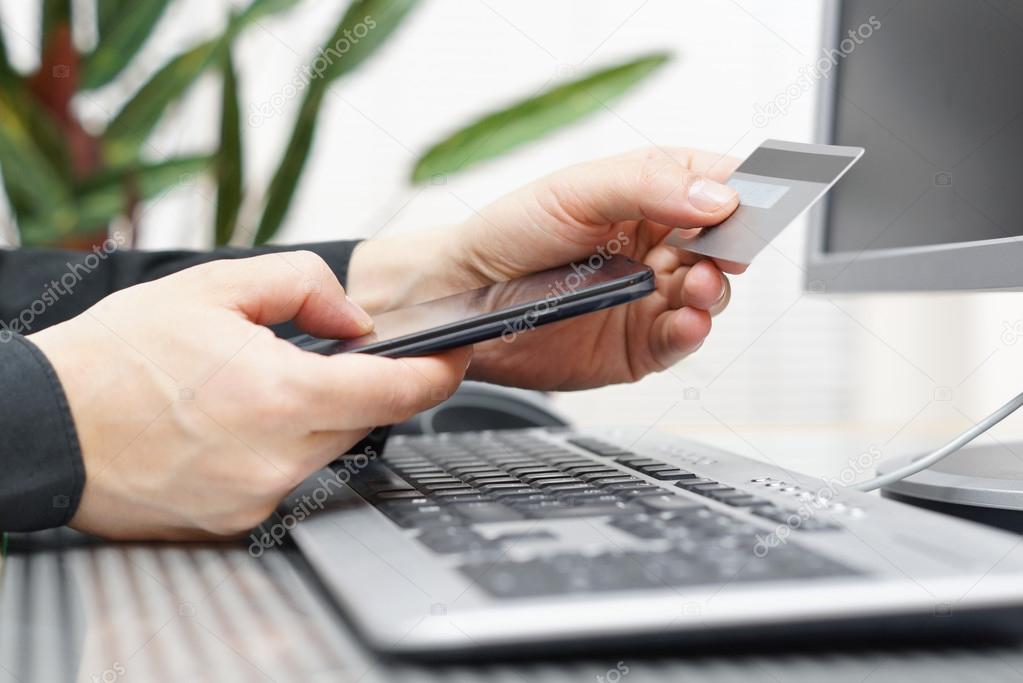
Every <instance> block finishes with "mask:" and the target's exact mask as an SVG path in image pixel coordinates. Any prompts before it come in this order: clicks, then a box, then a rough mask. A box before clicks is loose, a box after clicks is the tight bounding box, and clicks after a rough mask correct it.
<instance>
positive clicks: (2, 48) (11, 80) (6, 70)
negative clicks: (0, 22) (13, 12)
mask: <svg viewBox="0 0 1023 683" xmlns="http://www.w3.org/2000/svg"><path fill="white" fill-rule="evenodd" d="M21 81H22V79H21V76H19V75H18V73H17V72H16V71H15V70H14V67H12V66H11V61H10V59H9V58H8V57H7V42H6V41H5V40H4V34H3V31H0V87H4V88H10V87H12V86H14V85H15V84H18V85H20V84H21Z"/></svg>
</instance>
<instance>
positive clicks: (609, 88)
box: [412, 53, 670, 183]
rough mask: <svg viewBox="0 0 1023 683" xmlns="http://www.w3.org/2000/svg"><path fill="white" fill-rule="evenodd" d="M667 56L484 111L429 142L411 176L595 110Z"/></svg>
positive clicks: (485, 154)
mask: <svg viewBox="0 0 1023 683" xmlns="http://www.w3.org/2000/svg"><path fill="white" fill-rule="evenodd" d="M668 59H670V55H669V54H666V53H655V54H651V55H646V56H644V57H640V58H639V59H635V60H632V61H630V62H626V63H624V64H620V65H618V66H613V67H610V68H606V69H602V70H600V71H597V72H594V73H591V74H589V75H587V76H585V77H583V78H581V79H579V80H576V81H573V82H571V83H566V84H563V85H559V86H556V87H554V88H551V89H550V90H547V91H546V92H544V93H542V94H540V95H538V96H536V97H532V98H529V99H527V100H523V101H521V102H517V103H515V104H513V105H512V106H510V107H507V108H505V109H502V110H501V111H497V112H494V113H492V114H488V115H486V116H484V117H482V118H480V119H478V120H477V121H474V122H473V123H471V124H469V125H468V126H466V127H464V128H462V129H461V130H459V131H457V132H455V133H452V134H451V135H449V136H448V137H446V138H444V139H443V140H441V141H440V142H438V143H436V144H434V145H433V146H432V147H430V148H429V149H428V150H427V151H426V153H424V154H423V156H421V157H420V158H419V160H418V161H417V162H416V165H415V167H414V168H413V170H412V182H413V183H421V182H424V181H427V180H429V179H430V178H433V177H435V176H438V175H450V174H453V173H458V172H460V171H464V170H465V169H467V168H469V167H470V166H472V165H474V164H477V163H479V162H481V161H483V160H485V159H492V158H494V157H496V156H498V155H500V154H503V153H504V152H506V151H508V150H510V149H513V148H515V147H518V146H520V145H523V144H526V143H527V142H531V141H533V140H536V139H538V138H541V137H543V136H544V135H546V134H548V133H550V132H551V131H554V130H557V129H558V128H561V127H562V126H565V125H567V124H569V123H572V122H574V121H577V120H579V119H581V118H583V117H584V116H586V115H588V114H591V113H593V112H595V111H599V110H600V109H602V108H604V105H605V104H606V102H608V101H609V100H612V99H615V98H617V97H621V96H622V95H624V94H625V93H626V92H628V91H629V90H630V89H631V88H632V87H633V86H635V85H636V84H637V83H639V82H640V81H642V80H643V79H644V78H646V77H647V76H648V75H649V74H650V73H651V72H653V71H654V70H656V69H657V68H658V67H660V66H661V65H662V64H664V63H665V62H666V61H668Z"/></svg>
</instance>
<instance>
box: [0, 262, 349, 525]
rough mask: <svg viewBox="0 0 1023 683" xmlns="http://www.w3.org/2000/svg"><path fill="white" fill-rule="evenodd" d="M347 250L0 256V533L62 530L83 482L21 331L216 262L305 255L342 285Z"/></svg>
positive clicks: (73, 437)
mask: <svg viewBox="0 0 1023 683" xmlns="http://www.w3.org/2000/svg"><path fill="white" fill-rule="evenodd" d="M356 244H357V243H356V242H331V243H323V244H308V245H296V246H293V247H266V248H259V249H248V250H246V249H218V250H215V251H210V252H189V251H158V252H143V251H117V250H110V251H104V250H102V249H96V250H94V251H92V252H72V251H61V250H54V249H18V250H6V251H5V250H0V531H33V530H37V529H46V528H49V527H55V526H61V525H63V524H66V523H67V522H68V521H69V520H70V519H71V517H72V516H73V515H74V513H75V510H76V509H77V507H78V503H79V500H80V497H81V494H82V489H83V487H84V485H85V469H84V465H83V463H82V455H81V452H80V450H79V445H78V436H77V433H76V431H75V425H74V421H73V420H72V418H71V411H70V409H69V408H68V403H67V398H66V396H65V394H64V390H63V388H62V387H61V384H60V380H59V379H58V378H57V375H56V373H55V372H54V370H53V367H52V366H51V365H50V363H49V361H48V360H47V359H46V357H45V356H44V355H43V354H42V352H41V351H39V349H38V348H36V346H35V345H34V344H33V343H32V342H31V341H30V340H29V339H26V338H25V337H24V336H23V335H28V334H31V333H32V332H38V331H39V330H41V329H43V328H45V327H48V326H50V325H53V324H56V323H58V322H61V321H63V320H66V319H68V318H71V317H74V316H75V315H77V314H79V313H81V312H82V311H84V310H85V309H87V308H88V307H90V306H92V305H93V304H94V303H96V302H97V301H99V300H100V299H102V298H103V297H105V296H106V295H107V294H110V293H112V292H114V291H116V290H119V289H123V288H125V287H130V286H131V285H134V284H137V283H140V282H146V281H148V280H154V279H156V278H159V277H162V276H164V275H169V274H170V273H173V272H176V271H178V270H182V269H184V268H188V267H190V266H194V265H197V264H200V263H204V262H207V261H213V260H217V259H222V258H240V257H245V256H254V255H256V254H260V253H269V252H274V251H285V250H294V249H309V250H311V251H314V252H316V253H318V254H319V255H320V256H322V257H323V258H324V260H326V261H327V263H328V264H329V265H330V266H331V268H332V269H333V270H334V272H335V273H337V275H338V278H339V279H340V280H341V281H342V282H344V280H345V277H346V275H347V272H348V261H349V259H350V258H351V255H352V251H353V250H354V248H355V246H356ZM286 333H290V330H289V331H287V332H286Z"/></svg>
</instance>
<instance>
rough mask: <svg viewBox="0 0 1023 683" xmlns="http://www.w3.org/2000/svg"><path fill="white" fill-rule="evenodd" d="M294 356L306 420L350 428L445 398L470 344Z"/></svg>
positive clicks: (402, 416) (400, 417)
mask: <svg viewBox="0 0 1023 683" xmlns="http://www.w3.org/2000/svg"><path fill="white" fill-rule="evenodd" d="M293 357H294V358H295V360H294V362H293V363H292V367H293V369H294V371H295V373H296V374H295V377H296V378H297V380H296V381H298V382H299V383H300V385H301V387H302V390H301V391H302V393H303V395H304V396H305V397H306V400H307V403H308V408H309V412H308V419H307V420H306V422H305V424H308V425H309V426H310V428H311V429H315V430H323V431H326V430H346V429H362V428H366V427H378V426H381V425H389V424H395V423H397V422H404V421H405V420H407V419H409V418H411V417H412V416H413V415H415V414H416V413H419V412H422V411H424V410H426V409H428V408H432V407H434V406H436V405H437V404H439V403H441V402H442V401H444V400H446V399H447V398H448V397H450V396H451V395H452V394H453V393H454V392H455V390H456V389H457V388H458V385H459V384H460V383H461V381H462V378H463V377H464V376H465V371H466V369H467V368H468V366H469V361H470V359H471V358H472V347H465V348H461V349H453V350H451V351H447V352H445V353H441V354H437V355H434V356H420V357H415V358H383V357H380V356H371V355H368V354H363V353H344V354H339V355H336V356H329V357H328V356H319V355H316V354H313V353H308V352H299V353H298V354H296V355H294V356H293Z"/></svg>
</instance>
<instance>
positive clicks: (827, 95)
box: [804, 0, 1023, 532]
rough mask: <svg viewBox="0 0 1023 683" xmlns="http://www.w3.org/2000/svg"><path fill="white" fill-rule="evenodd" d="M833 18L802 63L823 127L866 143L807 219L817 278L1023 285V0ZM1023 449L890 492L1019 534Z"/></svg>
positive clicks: (889, 287)
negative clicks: (818, 51) (812, 57)
mask: <svg viewBox="0 0 1023 683" xmlns="http://www.w3.org/2000/svg"><path fill="white" fill-rule="evenodd" d="M824 15H825V52H824V56H823V57H821V61H819V62H816V63H815V64H814V65H813V68H812V69H809V70H808V71H807V72H806V74H809V76H810V77H815V78H817V79H818V80H819V81H820V83H821V86H822V87H820V88H819V91H820V92H821V101H820V108H819V138H820V141H822V142H830V143H834V144H839V145H856V146H861V147H864V148H865V149H866V152H865V154H864V155H863V158H862V159H861V160H860V163H859V164H857V165H856V166H854V167H853V168H852V169H851V170H850V171H849V173H848V174H847V175H846V176H845V177H844V178H843V179H842V180H841V181H840V182H839V183H838V184H837V185H836V186H835V187H834V188H832V191H831V193H830V194H829V195H828V197H827V201H826V202H824V203H822V204H820V205H818V207H817V208H816V211H815V213H814V214H812V216H811V233H810V240H809V255H808V268H807V285H808V288H809V289H810V290H811V291H825V292H843V291H844V292H857V291H860V292H863V291H893V290H902V291H905V290H967V289H968V290H976V289H1019V288H1023V49H1021V46H1023V3H1020V2H1015V1H1014V0H984V1H983V2H979V1H977V0H901V1H899V0H845V1H844V2H838V1H837V0H831V1H829V2H827V3H826V7H825V12H824ZM806 74H804V75H806ZM1020 454H1023V444H1015V445H1006V444H998V445H995V446H979V447H972V448H967V449H964V450H960V451H958V452H956V453H953V454H952V455H951V456H950V457H948V458H946V459H944V460H942V461H941V462H939V463H937V464H935V465H934V466H932V467H931V468H929V469H926V470H924V471H922V472H919V473H917V474H915V475H913V476H911V477H908V478H906V479H903V480H901V481H898V482H896V483H894V484H890V485H888V486H886V487H885V488H884V489H883V493H884V495H886V496H888V497H892V498H897V499H899V500H903V501H906V502H911V503H913V504H916V505H922V506H924V507H930V508H933V509H937V510H940V511H943V512H949V513H953V514H957V515H960V516H963V517H968V518H972V519H975V520H977V521H982V522H987V523H991V524H996V525H998V526H1003V527H1005V528H1009V529H1012V530H1014V531H1020V532H1023V457H1021V456H1020ZM914 457H915V456H914V455H910V456H906V457H904V458H895V459H891V460H887V461H885V462H883V463H882V465H881V467H879V468H878V469H879V471H880V473H882V474H885V473H888V472H891V471H894V470H895V469H897V468H899V467H901V466H903V465H906V464H908V463H909V462H910V461H911V460H913V459H914Z"/></svg>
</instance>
